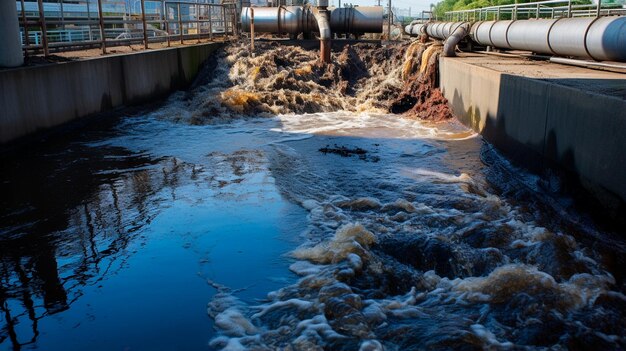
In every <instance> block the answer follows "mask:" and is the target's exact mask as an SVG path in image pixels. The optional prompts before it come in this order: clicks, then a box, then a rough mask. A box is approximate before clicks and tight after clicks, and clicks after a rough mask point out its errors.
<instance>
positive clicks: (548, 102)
mask: <svg viewBox="0 0 626 351" xmlns="http://www.w3.org/2000/svg"><path fill="white" fill-rule="evenodd" d="M502 64H506V63H502ZM530 66H531V67H529V69H530V71H533V70H535V69H536V68H534V67H532V64H530ZM493 67H494V68H496V69H493V68H490V67H484V66H481V65H476V64H474V63H473V62H468V61H466V60H464V59H463V58H461V57H459V58H441V59H440V72H439V76H440V85H441V89H442V91H443V94H444V96H445V97H446V98H447V99H448V101H449V104H450V105H451V107H452V110H453V111H454V113H455V114H456V115H457V116H458V118H459V120H460V121H461V122H462V123H464V124H465V125H467V126H469V127H471V128H473V129H474V130H475V131H477V132H479V133H480V134H482V135H483V137H484V138H485V139H486V140H487V141H489V142H490V143H492V144H493V145H495V146H496V147H497V148H498V149H500V150H502V151H503V152H504V153H505V154H507V155H509V156H511V157H512V158H513V159H515V160H517V161H521V162H522V163H523V164H524V165H526V166H529V167H530V168H531V169H534V170H538V169H546V168H551V169H553V168H555V167H556V168H561V169H563V170H565V171H566V173H569V174H574V175H575V176H577V177H578V178H579V180H580V181H581V183H582V184H583V185H584V186H585V187H586V188H587V190H590V191H591V192H592V193H593V194H594V195H595V196H596V197H597V198H598V199H599V200H600V201H601V202H603V203H604V204H605V205H607V206H609V207H613V206H623V203H624V202H625V201H626V94H625V93H624V92H625V91H626V75H620V74H615V75H604V76H601V78H598V76H597V74H600V73H597V74H596V73H588V72H584V71H580V70H578V71H576V74H572V73H570V74H569V75H568V73H567V72H568V69H563V72H564V73H563V75H568V77H567V78H559V77H557V76H554V77H547V78H537V77H535V78H530V77H527V76H526V75H525V74H520V75H517V74H510V73H504V72H502V71H505V72H511V70H509V69H504V68H502V69H498V68H497V67H498V66H497V65H494V66H493ZM540 68H541V67H540ZM547 69H548V70H552V71H555V70H554V67H552V68H550V67H548V68H547ZM528 75H531V76H532V73H529V74H528ZM620 199H621V201H620ZM620 202H621V203H620Z"/></svg>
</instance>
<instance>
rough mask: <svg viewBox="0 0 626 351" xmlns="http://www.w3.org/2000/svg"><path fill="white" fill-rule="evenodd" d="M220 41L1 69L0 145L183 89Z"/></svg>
mask: <svg viewBox="0 0 626 351" xmlns="http://www.w3.org/2000/svg"><path fill="white" fill-rule="evenodd" d="M220 45H221V44H219V43H209V44H200V45H192V46H183V47H177V48H169V49H160V50H151V51H144V52H139V53H134V54H123V55H111V56H104V57H98V58H93V59H87V60H81V61H73V62H66V63H60V64H51V65H45V66H35V67H25V68H17V69H11V70H3V71H0V106H1V108H0V143H5V142H8V141H11V140H14V139H16V138H18V137H21V136H24V135H26V134H29V133H32V132H34V131H37V130H39V129H42V128H49V127H53V126H56V125H59V124H62V123H65V122H68V121H70V120H73V119H76V118H80V117H84V116H88V115H92V114H95V113H100V112H105V111H107V110H111V109H113V108H115V107H119V106H123V105H132V104H139V103H144V102H148V101H151V100H154V99H158V98H160V97H164V96H167V95H168V94H169V93H171V92H172V91H175V90H178V89H182V88H185V87H187V86H188V85H189V84H190V83H191V82H192V81H193V79H194V78H195V76H196V74H197V73H198V70H199V69H200V67H201V65H202V63H203V62H204V61H205V60H206V59H207V58H209V57H210V56H211V54H212V53H213V52H214V51H215V50H216V49H217V48H218V47H219V46H220Z"/></svg>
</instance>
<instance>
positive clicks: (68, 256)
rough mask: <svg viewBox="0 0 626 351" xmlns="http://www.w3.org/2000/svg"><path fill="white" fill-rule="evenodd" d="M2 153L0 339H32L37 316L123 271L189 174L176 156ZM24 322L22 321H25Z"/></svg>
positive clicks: (105, 151)
mask: <svg viewBox="0 0 626 351" xmlns="http://www.w3.org/2000/svg"><path fill="white" fill-rule="evenodd" d="M50 146H51V145H50V144H46V145H45V146H44V145H42V146H41V147H42V148H43V147H46V150H45V153H44V152H43V151H44V150H42V149H38V148H34V149H31V150H29V151H27V152H26V153H25V154H20V155H18V156H15V157H11V156H10V155H8V156H7V155H4V156H3V159H2V164H3V172H2V174H1V175H0V192H1V193H2V194H3V196H2V199H1V200H0V201H1V205H2V208H4V209H5V210H4V211H3V213H2V215H1V217H0V308H1V309H2V314H3V315H2V318H3V319H4V323H2V324H3V326H2V329H0V345H1V344H4V343H6V342H7V341H8V342H10V344H11V345H12V347H13V349H20V348H21V347H22V346H24V345H29V344H33V343H35V342H36V341H37V339H38V337H39V335H40V331H39V321H40V320H41V319H42V318H44V317H46V316H49V315H54V314H57V313H59V312H62V311H65V310H67V309H69V308H70V306H71V305H72V303H74V301H76V300H77V299H78V298H80V297H81V295H82V290H83V289H84V287H85V286H89V285H91V286H93V285H97V284H99V282H100V281H101V280H102V279H103V278H104V277H105V276H107V275H111V274H114V272H115V271H117V270H119V269H120V268H121V267H123V265H124V262H125V260H127V259H128V257H129V256H130V255H132V254H133V251H130V250H129V249H128V247H129V243H130V242H131V241H133V240H135V239H137V238H139V237H141V232H142V228H143V227H144V226H145V225H146V224H147V223H149V222H150V221H151V220H152V219H153V218H154V217H155V216H156V215H157V214H158V213H159V211H160V210H161V208H162V205H163V204H164V202H165V201H167V200H168V199H167V198H165V196H164V195H165V194H159V195H157V192H158V191H160V190H161V189H170V192H169V194H168V195H169V196H170V197H171V198H175V197H176V188H177V187H178V186H179V185H180V184H181V180H182V179H185V178H187V179H188V178H193V173H194V170H193V167H189V166H188V165H185V164H182V163H180V162H179V161H178V160H176V159H175V158H170V159H160V160H154V159H151V158H149V157H146V156H143V155H141V154H136V153H131V152H129V151H128V150H126V149H124V148H120V147H98V148H92V147H89V146H88V145H86V144H83V143H80V142H73V143H70V144H67V145H63V144H61V145H52V146H53V148H52V149H49V148H48V147H50ZM27 326H28V327H27Z"/></svg>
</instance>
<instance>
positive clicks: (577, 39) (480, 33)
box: [470, 16, 626, 62]
mask: <svg viewBox="0 0 626 351" xmlns="http://www.w3.org/2000/svg"><path fill="white" fill-rule="evenodd" d="M470 36H471V38H472V39H473V40H474V41H475V42H477V43H479V44H481V45H485V46H493V47H497V48H504V49H517V50H527V51H532V52H535V53H540V54H552V55H558V56H575V57H587V58H593V59H595V60H599V61H621V62H626V17H623V16H616V17H588V18H560V19H532V20H518V21H484V22H478V23H475V24H474V25H473V26H472V29H471V34H470Z"/></svg>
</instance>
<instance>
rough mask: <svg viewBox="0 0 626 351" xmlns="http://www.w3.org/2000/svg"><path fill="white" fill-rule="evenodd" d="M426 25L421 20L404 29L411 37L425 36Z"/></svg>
mask: <svg viewBox="0 0 626 351" xmlns="http://www.w3.org/2000/svg"><path fill="white" fill-rule="evenodd" d="M423 30H424V23H422V21H421V20H415V21H413V22H411V23H409V24H408V25H407V26H406V27H404V31H405V32H406V34H408V35H411V36H417V35H422V34H424V32H423Z"/></svg>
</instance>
